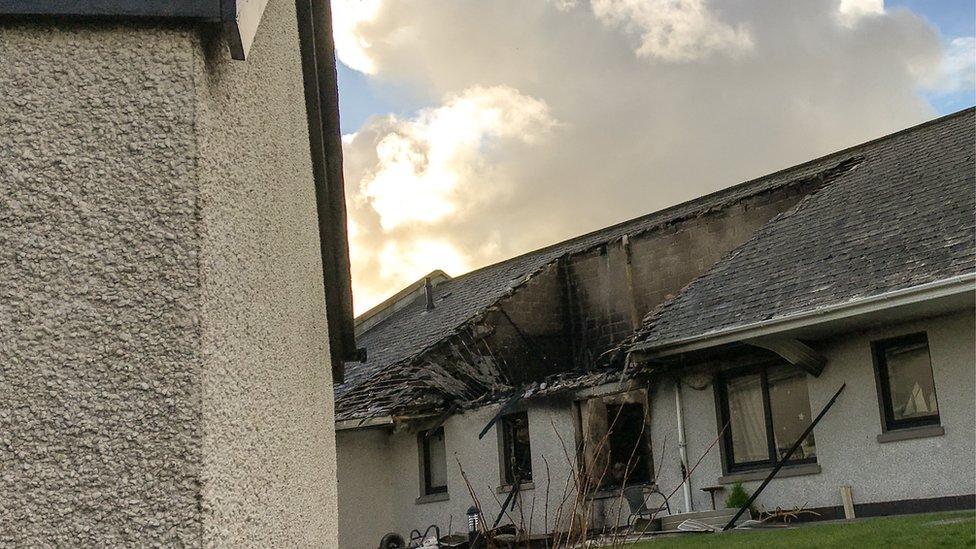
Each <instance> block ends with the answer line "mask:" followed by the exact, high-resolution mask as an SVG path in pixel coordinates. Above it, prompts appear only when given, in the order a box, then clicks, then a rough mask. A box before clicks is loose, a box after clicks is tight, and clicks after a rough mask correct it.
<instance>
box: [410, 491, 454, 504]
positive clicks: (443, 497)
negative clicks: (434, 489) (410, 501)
mask: <svg viewBox="0 0 976 549" xmlns="http://www.w3.org/2000/svg"><path fill="white" fill-rule="evenodd" d="M449 499H451V495H450V494H448V493H447V492H443V493H441V494H427V495H426V496H419V497H418V498H417V500H416V501H415V502H414V503H416V504H417V505H422V504H424V503H434V502H435V501H447V500H449Z"/></svg>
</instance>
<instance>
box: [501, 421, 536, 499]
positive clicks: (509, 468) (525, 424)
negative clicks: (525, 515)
mask: <svg viewBox="0 0 976 549" xmlns="http://www.w3.org/2000/svg"><path fill="white" fill-rule="evenodd" d="M501 433H502V441H501V443H502V446H501V447H502V468H503V476H504V480H505V484H506V485H513V484H515V483H516V481H517V482H519V483H525V482H532V448H531V446H530V444H529V414H528V412H518V413H515V414H509V415H507V416H504V417H503V418H502V419H501Z"/></svg>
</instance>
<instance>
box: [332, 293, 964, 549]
mask: <svg viewBox="0 0 976 549" xmlns="http://www.w3.org/2000/svg"><path fill="white" fill-rule="evenodd" d="M974 330H976V326H974V320H973V312H972V311H967V312H964V313H958V314H954V315H950V316H944V317H940V318H935V319H930V320H923V321H917V322H912V323H908V324H903V325H899V326H892V327H887V328H883V329H875V330H870V331H865V332H859V333H853V334H848V335H845V336H843V337H837V338H834V339H833V340H831V341H828V342H824V343H823V346H822V347H821V348H822V350H823V352H824V354H825V355H826V356H827V358H828V364H827V367H826V369H825V370H824V373H823V374H822V375H821V376H820V378H812V377H810V378H808V390H809V392H810V405H811V410H812V412H813V413H816V412H818V411H819V410H820V408H821V407H822V406H823V405H824V404H825V403H826V401H827V400H828V399H829V398H830V397H831V396H832V395H833V393H834V391H836V390H837V388H838V387H839V386H840V384H841V383H844V382H846V383H847V389H846V390H845V391H844V393H843V395H842V396H841V398H840V399H838V401H837V403H836V405H835V406H834V407H833V408H832V409H831V411H830V412H829V413H828V414H827V416H825V417H824V419H823V421H822V422H821V423H820V424H819V425H818V427H817V429H816V430H815V435H816V440H817V453H818V461H819V465H820V467H821V472H820V473H819V474H813V475H807V476H800V477H789V478H782V479H776V480H774V481H773V482H772V483H771V484H770V486H769V487H768V488H767V489H766V491H764V492H763V494H762V496H761V497H760V498H759V501H758V504H759V505H760V506H764V507H766V508H768V509H773V508H776V507H777V506H780V507H783V508H792V507H794V506H797V505H800V506H805V507H823V506H835V505H840V504H841V501H840V495H839V486H841V485H845V484H849V485H851V486H853V491H854V500H855V503H870V502H881V501H897V500H903V499H915V498H932V497H941V496H950V495H966V494H972V493H974V492H976V485H974V484H976V482H974V479H973V471H974V470H976V463H974V454H973V447H974V438H976V421H974V414H973V406H974V398H976V384H974V375H976V367H974V356H976V345H974V338H973V334H974ZM918 331H926V332H927V333H928V338H929V345H930V352H931V356H932V364H933V370H934V375H935V383H936V391H937V393H938V398H939V406H940V413H941V418H942V425H943V426H944V427H945V431H946V432H945V435H944V436H940V437H934V438H926V439H920V440H909V441H901V442H889V443H884V444H882V443H879V442H877V438H876V437H877V435H878V434H879V433H881V420H880V413H879V411H878V398H877V394H876V392H877V391H876V385H875V380H874V368H873V364H872V358H871V345H870V343H871V341H873V340H877V339H882V338H886V337H893V336H897V335H902V334H908V333H914V332H918ZM683 396H684V406H685V409H684V412H685V428H686V433H685V434H686V438H687V442H688V456H689V460H690V462H691V464H692V465H694V463H695V461H697V459H698V458H699V457H700V456H701V455H702V454H703V453H705V449H706V448H707V447H708V445H709V444H710V443H711V442H712V441H713V440H714V439H715V438H716V436H717V434H718V426H717V421H716V410H715V395H714V388H713V387H712V386H711V385H709V386H708V387H706V388H705V389H704V390H700V391H696V390H694V389H691V388H687V387H686V388H685V389H684V395H683ZM649 398H650V401H651V418H652V419H651V421H652V430H651V433H652V444H653V454H654V464H655V468H656V469H657V470H658V471H659V479H658V484H659V486H660V488H661V490H662V491H664V492H665V493H672V492H673V495H671V500H670V501H671V505H672V509H673V510H674V511H675V512H679V511H680V510H681V509H682V508H683V507H684V501H683V497H682V493H681V490H680V487H679V486H680V482H681V476H680V467H679V461H678V449H677V432H676V426H675V404H674V392H673V383H672V382H670V381H663V382H661V383H659V384H656V385H655V386H653V387H652V388H651V391H650V393H649ZM497 409H498V406H488V407H485V408H482V409H479V410H474V411H469V412H466V413H464V414H460V415H457V416H454V417H452V418H450V419H449V420H448V421H447V422H446V423H445V424H444V431H445V437H446V438H445V440H446V444H447V452H448V455H449V456H450V458H449V463H448V495H449V499H448V500H447V501H440V502H432V503H422V504H418V503H417V502H416V498H417V496H418V495H420V480H419V478H420V467H419V463H418V452H417V438H416V434H415V433H412V432H405V431H404V432H398V433H392V434H391V433H390V432H389V431H388V430H387V431H381V430H372V431H369V430H367V431H346V432H340V433H339V435H338V456H339V461H338V462H339V518H340V520H339V535H340V540H341V542H342V543H341V546H342V547H371V546H373V545H375V544H377V543H378V541H379V539H380V537H381V536H382V535H383V534H384V533H386V532H388V531H395V532H398V533H400V534H401V535H404V536H407V535H408V534H409V532H410V531H411V530H413V529H414V528H421V529H422V528H425V527H426V526H428V525H430V524H438V525H439V526H440V527H441V531H442V533H447V532H448V531H449V525H452V526H453V531H455V532H464V531H466V516H465V512H466V510H467V509H468V507H469V506H470V505H471V501H472V500H471V497H470V495H469V493H468V490H467V488H466V486H465V483H464V480H463V479H462V477H461V472H460V467H459V466H458V462H460V464H461V466H462V467H463V468H464V470H465V473H466V474H467V476H468V479H469V480H470V482H471V485H472V487H473V489H474V490H475V492H476V494H477V497H478V498H479V499H480V501H481V504H482V506H483V509H484V510H485V514H486V517H487V518H488V520H494V517H495V516H496V515H497V513H498V509H499V504H498V503H497V501H496V499H495V497H497V498H498V500H504V494H498V493H497V492H496V488H497V487H498V486H499V484H500V478H501V472H500V470H499V462H498V437H497V433H496V432H495V430H494V429H492V431H491V432H489V433H488V434H487V435H486V436H485V437H484V439H482V440H478V438H477V436H478V433H479V432H480V431H481V429H482V428H483V427H484V425H485V424H486V423H487V422H488V420H489V419H490V418H491V417H492V416H493V415H494V414H495V412H496V410H497ZM528 412H529V430H530V436H531V440H532V453H533V456H532V470H533V476H534V484H535V488H534V489H532V490H528V491H525V492H524V494H523V501H522V506H521V507H516V511H515V514H516V516H517V518H516V521H517V522H518V521H521V513H522V512H524V513H525V523H526V524H527V523H529V521H530V518H531V524H532V529H531V531H532V533H543V532H546V531H547V530H548V531H552V530H553V528H554V527H555V524H554V514H555V509H556V507H558V505H559V504H558V500H559V499H560V497H561V496H562V494H563V487H564V486H566V482H567V479H569V477H570V474H571V470H572V469H571V466H570V463H568V462H567V459H566V456H565V454H564V451H563V448H562V445H561V444H560V441H559V438H558V437H557V436H556V434H555V433H556V432H558V434H559V435H560V436H561V437H562V438H563V440H564V441H565V444H566V447H567V450H568V453H569V456H570V461H575V455H574V451H573V446H574V444H575V440H576V438H575V437H576V433H575V427H574V425H573V412H572V406H571V404H570V403H569V402H564V403H546V404H542V403H532V404H531V405H530V406H529V408H528ZM455 459H456V461H455ZM546 461H548V464H549V477H550V479H551V483H550V484H549V486H550V489H549V516H548V528H546V527H544V526H545V525H546V520H545V519H546V512H545V500H546V486H547V483H546ZM720 476H722V466H721V457H720V453H719V448H718V446H717V445H716V446H715V447H714V448H713V449H712V450H711V451H710V452H709V453H707V454H705V457H704V459H703V460H702V463H701V465H699V466H698V469H697V470H696V471H695V473H694V474H693V476H692V480H691V483H692V494H693V500H694V501H693V503H694V506H695V509H696V510H704V509H709V508H710V507H711V503H710V499H709V496H708V494H706V493H704V492H702V491H701V488H702V487H703V486H707V485H714V484H717V483H718V480H719V477H720ZM758 484H759V481H754V482H747V483H745V486H746V488H747V489H749V490H752V489H755V488H756V487H757V486H758ZM493 493H494V495H492V494H493ZM573 497H574V495H573V494H569V498H570V500H571V499H572V498H573ZM717 499H718V503H719V505H720V506H721V505H722V502H723V501H724V495H720V496H719V497H718V498H717ZM618 505H622V506H623V507H624V508H626V504H625V503H623V502H621V501H620V500H619V499H608V500H602V501H600V502H597V503H596V504H595V505H594V506H593V514H594V515H597V516H595V517H594V518H593V519H592V520H593V522H591V525H593V526H600V525H601V524H602V521H606V522H613V521H612V518H615V517H616V516H617V510H616V509H617V506H618ZM626 514H627V513H626V510H624V511H623V512H622V513H620V515H622V516H621V519H620V522H623V521H625V520H626ZM506 522H507V521H506ZM565 526H566V525H565V524H564V525H563V528H565Z"/></svg>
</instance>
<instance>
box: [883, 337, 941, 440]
mask: <svg viewBox="0 0 976 549" xmlns="http://www.w3.org/2000/svg"><path fill="white" fill-rule="evenodd" d="M872 347H873V349H874V362H875V369H876V371H877V377H878V389H879V393H880V400H881V408H882V416H883V417H884V424H885V430H886V431H890V430H893V429H903V428H906V427H920V426H922V425H938V424H939V401H938V399H936V397H935V380H934V379H933V377H932V361H931V358H930V357H929V342H928V338H927V337H926V335H925V334H924V333H921V334H913V335H909V336H904V337H899V338H894V339H887V340H884V341H876V342H874V343H873V344H872Z"/></svg>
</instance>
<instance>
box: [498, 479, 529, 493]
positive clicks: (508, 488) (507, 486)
mask: <svg viewBox="0 0 976 549" xmlns="http://www.w3.org/2000/svg"><path fill="white" fill-rule="evenodd" d="M526 490H535V483H534V482H523V483H522V484H520V485H519V492H525V491H526ZM511 491H512V485H511V484H502V485H501V486H499V487H498V488H495V492H497V493H499V494H507V493H509V492H511Z"/></svg>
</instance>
